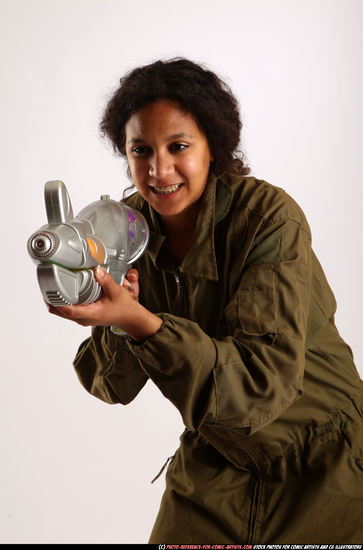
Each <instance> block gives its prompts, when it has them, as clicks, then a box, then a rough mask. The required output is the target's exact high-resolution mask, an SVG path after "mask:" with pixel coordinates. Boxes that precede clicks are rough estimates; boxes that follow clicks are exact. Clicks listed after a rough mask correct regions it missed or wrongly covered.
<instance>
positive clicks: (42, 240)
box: [28, 231, 59, 261]
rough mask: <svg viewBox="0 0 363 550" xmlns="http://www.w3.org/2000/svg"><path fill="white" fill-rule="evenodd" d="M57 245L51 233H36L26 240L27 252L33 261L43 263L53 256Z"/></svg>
mask: <svg viewBox="0 0 363 550" xmlns="http://www.w3.org/2000/svg"><path fill="white" fill-rule="evenodd" d="M58 244H59V240H58V237H57V235H56V234H55V233H53V232H52V231H37V232H36V233H34V234H33V235H32V236H31V237H30V238H29V240H28V252H29V254H30V256H31V257H32V258H34V260H40V261H44V260H47V259H48V258H50V257H51V256H53V254H54V252H55V251H56V250H57V248H58Z"/></svg>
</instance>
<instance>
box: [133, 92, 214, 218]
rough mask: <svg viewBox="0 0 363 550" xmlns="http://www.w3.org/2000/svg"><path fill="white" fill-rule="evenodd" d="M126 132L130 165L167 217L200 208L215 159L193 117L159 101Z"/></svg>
mask: <svg viewBox="0 0 363 550" xmlns="http://www.w3.org/2000/svg"><path fill="white" fill-rule="evenodd" d="M125 131H126V155H127V160H128V164H129V169H130V172H131V176H132V179H133V182H134V184H135V186H136V188H137V190H138V191H139V193H140V194H141V195H142V196H143V197H144V199H145V200H146V201H147V202H148V203H149V204H151V206H152V207H153V208H154V209H155V210H156V211H157V212H158V213H159V214H160V216H161V217H162V219H164V220H165V221H171V220H170V217H173V216H178V217H180V216H182V217H183V216H186V215H187V214H190V211H191V210H196V211H197V208H198V207H197V204H198V199H199V198H200V197H201V195H202V193H203V191H204V188H205V186H206V183H207V178H208V173H209V166H210V162H211V160H213V159H212V157H211V154H210V151H209V146H208V142H207V138H206V136H205V135H204V133H203V132H202V131H201V130H200V129H199V127H198V125H197V124H196V121H195V119H194V118H193V116H192V115H190V114H188V113H184V112H183V111H181V110H180V109H179V107H178V105H177V104H176V103H173V102H171V101H169V100H159V101H157V102H155V103H152V104H151V105H146V106H145V107H143V108H142V109H140V110H139V111H137V112H136V113H134V114H133V115H132V116H131V118H130V119H129V120H128V122H127V123H126V127H125ZM167 218H168V219H169V220H167Z"/></svg>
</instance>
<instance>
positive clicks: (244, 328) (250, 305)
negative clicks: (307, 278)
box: [225, 264, 277, 336]
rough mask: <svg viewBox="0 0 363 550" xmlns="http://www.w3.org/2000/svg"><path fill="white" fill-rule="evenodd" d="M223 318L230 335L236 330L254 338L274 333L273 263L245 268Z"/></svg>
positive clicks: (275, 330)
mask: <svg viewBox="0 0 363 550" xmlns="http://www.w3.org/2000/svg"><path fill="white" fill-rule="evenodd" d="M225 316H226V322H227V324H228V325H229V327H230V329H232V331H233V332H232V333H234V332H235V331H236V330H237V331H238V332H240V331H241V332H243V333H244V334H247V335H256V336H257V335H263V334H267V333H271V334H276V333H277V324H276V271H275V264H260V265H253V266H250V267H248V268H247V270H246V271H245V273H244V274H243V276H242V279H241V283H240V286H239V288H238V289H237V292H236V294H235V296H234V297H233V298H232V300H231V301H230V303H229V304H228V305H227V307H226V310H225Z"/></svg>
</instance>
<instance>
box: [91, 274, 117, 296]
mask: <svg viewBox="0 0 363 550" xmlns="http://www.w3.org/2000/svg"><path fill="white" fill-rule="evenodd" d="M95 277H96V280H97V282H98V283H99V284H100V285H101V287H102V288H103V291H104V293H105V295H106V296H108V297H109V298H111V299H112V298H116V296H117V294H118V292H119V291H120V285H118V284H117V283H116V282H115V281H114V279H113V278H112V276H111V275H110V274H109V273H107V272H106V271H105V270H104V269H102V267H100V266H97V267H96V269H95Z"/></svg>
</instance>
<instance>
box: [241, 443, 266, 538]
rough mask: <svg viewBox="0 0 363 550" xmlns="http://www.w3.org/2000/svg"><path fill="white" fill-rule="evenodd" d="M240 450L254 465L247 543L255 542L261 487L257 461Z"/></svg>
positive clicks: (246, 452)
mask: <svg viewBox="0 0 363 550" xmlns="http://www.w3.org/2000/svg"><path fill="white" fill-rule="evenodd" d="M242 452H243V453H244V454H245V455H246V456H247V458H248V459H249V460H250V461H251V462H252V464H253V465H254V468H253V470H254V471H253V475H254V478H255V480H254V481H255V482H254V487H253V497H252V505H251V518H250V525H249V533H248V544H256V540H255V537H256V531H257V518H258V515H259V511H260V504H261V489H262V482H261V475H260V469H259V466H258V463H257V462H256V460H255V459H254V458H253V456H252V455H251V454H250V453H249V452H248V451H247V450H246V449H243V451H242Z"/></svg>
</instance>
